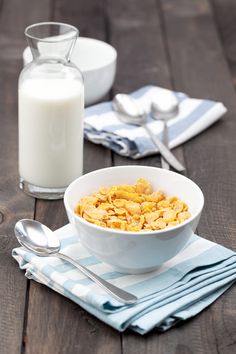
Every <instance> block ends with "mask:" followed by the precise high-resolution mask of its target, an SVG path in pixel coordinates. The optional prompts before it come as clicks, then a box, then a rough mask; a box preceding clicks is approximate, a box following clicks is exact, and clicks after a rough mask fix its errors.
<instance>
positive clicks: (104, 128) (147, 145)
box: [84, 86, 227, 159]
mask: <svg viewBox="0 0 236 354" xmlns="http://www.w3.org/2000/svg"><path fill="white" fill-rule="evenodd" d="M165 91H168V90H166V89H163V88H161V87H157V86H145V87H142V88H141V89H139V90H137V91H135V92H133V93H131V96H132V97H134V98H135V99H137V103H138V104H139V105H140V106H142V108H143V109H144V110H145V111H146V112H147V113H148V119H147V123H148V125H149V127H150V128H151V129H152V131H153V133H155V134H156V135H157V136H158V137H159V138H161V136H162V130H163V123H162V122H161V121H157V120H154V119H153V118H152V117H151V115H150V106H151V101H152V99H153V97H158V95H159V96H160V95H161V96H163V93H164V92H165ZM175 95H176V97H177V98H178V100H179V114H178V115H177V116H176V117H175V118H173V119H171V120H169V121H168V123H167V125H168V132H169V146H170V148H174V147H176V146H178V145H181V144H183V143H184V142H185V141H187V140H189V139H191V138H192V137H194V136H195V135H197V134H199V133H201V132H202V131H203V130H204V129H206V128H208V127H209V126H210V125H211V124H213V123H214V122H216V121H217V120H218V119H219V118H220V117H221V116H222V115H223V114H224V113H225V112H226V111H227V109H226V107H225V106H224V105H223V104H222V103H220V102H214V101H209V100H200V99H195V98H190V97H189V96H187V95H186V94H184V93H181V92H175ZM84 127H85V129H84V134H85V137H86V139H88V140H90V141H92V142H93V143H96V144H102V145H104V146H105V147H108V148H110V149H112V150H113V151H115V152H116V153H118V154H120V155H123V156H129V157H132V158H134V159H138V158H141V157H144V156H147V155H152V154H155V153H157V152H158V149H157V148H156V146H155V145H154V144H153V142H152V140H151V139H150V137H149V135H148V134H147V133H146V131H145V130H144V129H143V128H142V127H138V126H134V125H130V124H124V123H122V122H121V121H120V120H119V119H118V118H117V114H116V113H115V112H114V111H113V110H112V104H111V102H105V103H100V104H97V105H94V106H91V107H88V108H87V109H86V110H85V126H84Z"/></svg>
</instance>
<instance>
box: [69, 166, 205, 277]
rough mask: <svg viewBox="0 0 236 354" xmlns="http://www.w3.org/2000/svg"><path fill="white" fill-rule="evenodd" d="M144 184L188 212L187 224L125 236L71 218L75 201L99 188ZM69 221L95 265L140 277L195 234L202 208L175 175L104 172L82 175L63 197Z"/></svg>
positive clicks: (142, 170) (129, 169)
mask: <svg viewBox="0 0 236 354" xmlns="http://www.w3.org/2000/svg"><path fill="white" fill-rule="evenodd" d="M140 177H143V178H146V179H148V180H149V181H150V182H151V184H152V186H153V189H154V190H162V191H163V192H165V193H166V194H167V195H169V196H177V197H179V198H180V199H182V200H183V201H184V202H186V203H187V204H188V206H189V211H190V213H191V218H190V219H188V220H186V221H185V222H183V223H181V224H179V225H177V226H175V227H172V228H170V229H164V230H159V231H153V232H127V231H119V230H114V229H108V228H103V227H100V226H96V225H94V224H91V223H89V222H87V221H86V220H84V219H82V218H81V217H79V216H77V215H76V214H75V213H74V207H75V205H76V203H77V202H78V201H79V199H80V198H81V197H83V196H86V195H89V194H91V193H93V192H96V191H98V189H99V188H100V187H102V186H111V185H114V184H133V183H134V182H135V181H136V180H137V179H138V178H140ZM64 204H65V208H66V212H67V215H68V218H69V221H70V223H71V224H72V225H74V226H75V228H76V230H77V233H78V236H79V237H80V240H81V242H82V244H83V245H84V246H85V247H86V248H87V249H88V251H89V252H90V253H91V254H93V255H95V256H96V257H97V258H98V259H100V260H102V261H103V262H105V263H108V264H110V265H112V266H113V267H114V268H115V269H117V270H118V271H121V272H125V273H133V274H135V273H144V272H148V271H151V270H154V269H155V268H157V267H158V266H159V265H160V264H162V263H163V262H165V261H167V260H168V259H170V258H172V257H174V256H175V255H176V254H177V253H178V252H179V251H180V250H181V249H182V248H183V247H184V246H185V245H186V243H187V242H188V240H189V239H190V238H191V236H192V234H193V232H194V231H195V229H196V227H197V224H198V222H199V219H200V215H201V211H202V208H203V205H204V197H203V194H202V192H201V190H200V188H199V187H198V186H197V185H196V184H195V183H194V182H193V181H191V180H190V179H188V178H186V177H184V176H182V175H180V174H177V173H175V172H171V171H167V170H163V169H159V168H155V167H146V166H120V167H110V168H105V169H101V170H96V171H94V172H91V173H88V174H86V175H84V176H81V177H79V178H78V179H76V180H75V181H74V182H72V183H71V184H70V186H69V187H68V188H67V190H66V192H65V196H64Z"/></svg>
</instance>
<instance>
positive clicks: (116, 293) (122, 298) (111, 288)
mask: <svg viewBox="0 0 236 354" xmlns="http://www.w3.org/2000/svg"><path fill="white" fill-rule="evenodd" d="M55 256H56V257H58V258H61V259H63V260H64V261H67V262H69V263H71V264H73V266H75V267H76V268H78V269H79V270H80V271H81V272H82V273H83V274H85V275H86V276H87V277H88V278H90V279H92V280H93V281H94V282H95V283H96V284H98V285H99V286H100V287H101V288H103V289H104V290H105V291H106V292H108V293H109V294H110V295H112V296H113V297H114V298H115V299H116V300H118V301H119V302H122V303H124V304H134V303H135V302H136V301H137V300H138V298H137V297H136V296H134V295H133V294H131V293H128V292H127V291H125V290H122V289H120V288H117V287H116V286H115V285H112V284H111V283H108V282H107V281H106V280H104V279H102V278H101V277H99V276H98V275H96V274H95V273H93V272H91V270H89V269H87V268H85V267H84V266H82V265H81V264H79V263H77V262H75V261H74V260H73V259H72V258H70V257H68V256H67V255H65V254H62V253H57V254H55Z"/></svg>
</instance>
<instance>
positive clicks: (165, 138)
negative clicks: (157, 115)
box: [161, 120, 170, 170]
mask: <svg viewBox="0 0 236 354" xmlns="http://www.w3.org/2000/svg"><path fill="white" fill-rule="evenodd" d="M163 123H164V126H163V133H162V142H163V143H164V144H165V146H166V147H168V148H169V146H168V145H169V136H168V127H167V123H166V121H165V120H164V121H163ZM161 167H162V168H164V170H169V169H170V165H169V164H168V162H167V161H166V160H165V159H164V158H163V157H161Z"/></svg>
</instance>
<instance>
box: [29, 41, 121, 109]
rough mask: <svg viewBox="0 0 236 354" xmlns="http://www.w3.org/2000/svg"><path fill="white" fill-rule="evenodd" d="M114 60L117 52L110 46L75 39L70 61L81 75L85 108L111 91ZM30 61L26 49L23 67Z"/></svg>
mask: <svg viewBox="0 0 236 354" xmlns="http://www.w3.org/2000/svg"><path fill="white" fill-rule="evenodd" d="M42 45H43V43H42ZM116 59H117V52H116V50H115V48H114V47H112V46H111V45H110V44H108V43H105V42H103V41H100V40H97V39H93V38H86V37H79V38H78V39H77V42H76V45H75V47H74V49H73V52H72V56H71V61H72V62H73V63H74V64H75V65H77V66H78V68H79V69H80V70H81V72H82V74H83V77H84V86H85V105H86V106H88V105H91V104H93V103H96V102H97V101H99V100H100V99H101V98H102V97H103V96H105V95H106V94H107V93H108V92H109V90H110V89H111V87H112V85H113V82H114V79H115V74H116ZM31 61H32V54H31V51H30V48H29V47H27V48H25V50H24V52H23V62H24V65H26V64H28V63H30V62H31Z"/></svg>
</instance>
